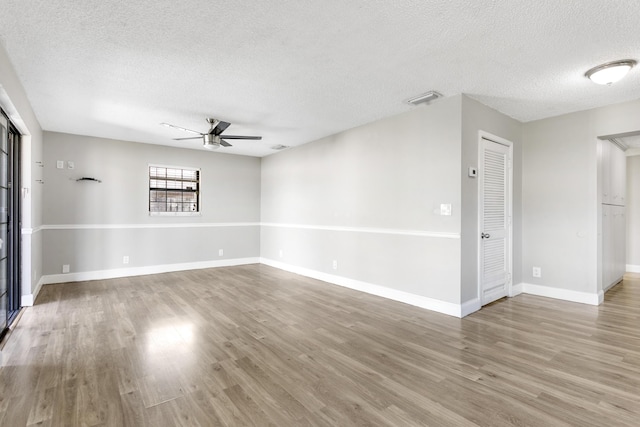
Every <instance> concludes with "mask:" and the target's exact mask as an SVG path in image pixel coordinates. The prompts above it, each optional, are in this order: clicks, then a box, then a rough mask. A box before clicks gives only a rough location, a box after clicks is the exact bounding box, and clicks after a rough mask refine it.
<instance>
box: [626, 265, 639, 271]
mask: <svg viewBox="0 0 640 427" xmlns="http://www.w3.org/2000/svg"><path fill="white" fill-rule="evenodd" d="M627 273H640V265H631V264H627Z"/></svg>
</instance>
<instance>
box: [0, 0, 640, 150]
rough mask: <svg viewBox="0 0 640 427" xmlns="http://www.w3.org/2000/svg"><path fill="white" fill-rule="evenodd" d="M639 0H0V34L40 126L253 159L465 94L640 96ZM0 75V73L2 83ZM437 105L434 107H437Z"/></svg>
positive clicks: (533, 100) (544, 106) (588, 101)
mask: <svg viewBox="0 0 640 427" xmlns="http://www.w3.org/2000/svg"><path fill="white" fill-rule="evenodd" d="M639 22H640V2H638V0H603V1H597V0H580V1H578V0H575V1H569V0H566V1H564V0H563V1H558V0H535V1H532V0H503V1H500V0H491V1H490V0H482V1H480V0H466V1H461V0H404V1H403V0H396V1H388V0H387V1H384V0H348V1H345V0H321V1H320V0H310V1H304V2H301V1H294V0H262V1H257V0H215V1H212V0H182V1H175V0H135V1H121V0H118V1H114V0H101V1H73V2H72V1H68V0H29V1H25V0H3V1H2V2H1V3H0V41H1V42H2V43H3V44H4V46H5V48H6V50H7V51H8V53H9V56H10V58H11V60H12V62H13V65H14V67H15V69H16V71H17V73H18V75H19V77H20V78H21V80H22V82H23V84H24V87H25V90H26V92H27V94H28V96H29V99H30V101H31V103H32V105H33V108H34V110H35V113H36V115H37V117H38V119H39V121H40V123H41V125H42V127H43V128H44V129H45V130H49V131H58V132H67V133H74V134H83V135H92V136H99V137H106V138H114V139H124V140H131V141H139V142H147V143H156V144H165V145H176V146H182V147H188V148H200V147H201V143H200V142H199V141H195V142H191V141H190V142H176V141H172V139H171V138H177V137H187V136H190V135H189V134H186V133H183V132H181V131H179V130H175V129H169V128H166V127H162V126H159V125H158V124H159V123H160V122H170V123H174V124H176V125H179V126H183V127H186V128H190V129H196V130H201V131H205V130H207V129H208V125H207V123H206V122H205V120H204V119H205V117H207V116H211V117H215V118H218V119H222V120H225V121H228V122H231V123H232V125H231V126H230V127H229V129H228V130H227V131H226V133H227V134H242V135H254V134H255V135H262V136H263V138H264V139H263V140H262V141H259V142H242V141H231V142H232V143H233V144H234V147H232V148H226V149H221V150H219V151H223V150H224V152H228V153H235V154H246V155H254V156H264V155H268V154H271V153H273V152H274V151H273V150H271V149H270V147H271V146H273V145H276V144H284V145H291V146H294V145H299V144H303V143H306V142H310V141H313V140H315V139H318V138H321V137H324V136H327V135H330V134H334V133H337V132H340V131H343V130H345V129H349V128H352V127H355V126H358V125H361V124H364V123H368V122H371V121H374V120H377V119H380V118H383V117H387V116H390V115H394V114H398V113H401V112H403V111H405V110H407V109H409V108H414V107H410V106H408V105H406V104H404V103H403V101H404V100H406V99H407V98H410V97H412V96H414V95H417V94H420V93H422V92H425V91H427V90H432V89H433V90H437V91H439V92H441V93H442V94H444V95H445V96H452V95H457V94H460V93H466V94H468V95H470V96H472V97H473V98H475V99H478V100H479V101H481V102H483V103H485V104H487V105H489V106H491V107H493V108H495V109H497V110H499V111H501V112H503V113H505V114H507V115H509V116H511V117H514V118H516V119H518V120H521V121H530V120H536V119H540V118H544V117H549V116H555V115H558V114H562V113H567V112H571V111H577V110H583V109H587V108H593V107H598V106H603V105H607V104H612V103H616V102H622V101H627V100H634V99H639V98H640V67H636V68H635V69H633V70H632V71H631V73H630V74H629V76H628V77H627V78H626V79H624V80H623V81H621V82H619V83H617V84H615V85H613V86H611V87H606V86H605V87H603V86H597V85H595V84H593V83H591V82H590V81H589V80H587V79H586V78H585V77H584V72H585V71H586V70H588V69H589V68H591V67H593V66H595V65H598V64H600V63H603V62H607V61H611V60H616V59H626V58H632V59H640V37H639V36H638V23H639ZM0 84H1V82H0ZM436 102H437V101H436Z"/></svg>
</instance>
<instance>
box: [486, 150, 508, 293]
mask: <svg viewBox="0 0 640 427" xmlns="http://www.w3.org/2000/svg"><path fill="white" fill-rule="evenodd" d="M480 142H481V144H480V162H481V164H480V174H479V179H480V182H479V184H480V206H479V216H480V218H479V225H480V233H481V234H480V277H479V279H480V302H481V304H482V305H485V304H488V303H490V302H492V301H495V300H497V299H499V298H502V297H505V296H507V295H508V294H509V290H510V285H511V283H510V282H511V145H510V144H508V143H505V144H501V143H497V142H494V141H491V140H489V139H486V138H484V137H483V138H481V140H480Z"/></svg>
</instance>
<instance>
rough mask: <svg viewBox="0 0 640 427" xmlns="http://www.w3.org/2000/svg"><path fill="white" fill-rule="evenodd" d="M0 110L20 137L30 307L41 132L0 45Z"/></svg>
mask: <svg viewBox="0 0 640 427" xmlns="http://www.w3.org/2000/svg"><path fill="white" fill-rule="evenodd" d="M0 106H2V108H3V109H4V110H5V112H6V113H7V114H8V115H9V117H10V119H11V121H12V122H14V124H16V126H17V127H18V130H19V131H20V133H21V134H22V135H23V136H22V139H21V144H22V153H21V154H22V165H21V166H22V187H23V188H24V189H25V197H24V198H23V206H22V207H23V210H22V230H23V234H22V242H21V243H22V304H23V305H30V304H33V299H34V295H35V294H36V293H37V291H38V289H39V288H38V286H39V283H40V277H41V276H42V241H41V237H42V236H41V235H40V233H39V232H38V230H39V227H40V225H41V224H42V216H41V212H42V194H43V193H42V185H41V184H40V183H39V182H38V181H37V180H39V179H41V177H42V175H41V168H39V167H38V166H37V163H36V162H39V161H42V129H41V128H40V124H39V123H38V120H37V119H36V116H35V114H34V112H33V110H32V108H31V104H30V103H29V99H28V98H27V94H26V93H25V91H24V88H23V87H22V84H21V83H20V80H19V79H18V76H17V75H16V73H15V71H14V69H13V66H12V65H11V62H10V61H9V58H8V56H7V53H6V51H5V49H4V46H2V44H0Z"/></svg>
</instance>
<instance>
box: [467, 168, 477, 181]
mask: <svg viewBox="0 0 640 427" xmlns="http://www.w3.org/2000/svg"><path fill="white" fill-rule="evenodd" d="M469 176H470V177H471V178H475V177H476V176H478V169H476V168H474V167H473V166H469Z"/></svg>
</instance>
